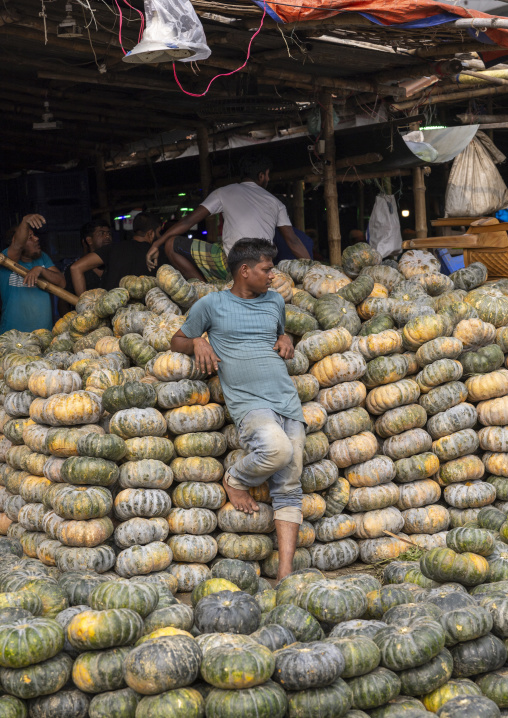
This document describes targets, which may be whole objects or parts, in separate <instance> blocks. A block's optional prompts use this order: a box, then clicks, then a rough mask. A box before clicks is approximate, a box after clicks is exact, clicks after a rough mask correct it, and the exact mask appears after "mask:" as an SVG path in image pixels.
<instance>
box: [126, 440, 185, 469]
mask: <svg viewBox="0 0 508 718" xmlns="http://www.w3.org/2000/svg"><path fill="white" fill-rule="evenodd" d="M125 446H126V447H127V453H126V454H125V459H126V461H138V460H140V459H157V460H158V461H163V462H164V463H165V464H169V462H170V461H171V459H172V458H173V456H174V455H175V449H174V447H173V443H172V442H171V441H170V440H169V439H165V438H163V437H160V436H139V437H134V438H132V439H127V441H126V442H125Z"/></svg>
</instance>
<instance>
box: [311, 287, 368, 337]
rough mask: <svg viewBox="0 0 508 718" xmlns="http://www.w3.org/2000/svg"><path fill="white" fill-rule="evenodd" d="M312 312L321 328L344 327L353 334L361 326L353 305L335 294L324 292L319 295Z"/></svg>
mask: <svg viewBox="0 0 508 718" xmlns="http://www.w3.org/2000/svg"><path fill="white" fill-rule="evenodd" d="M314 313H315V315H316V319H317V320H318V322H319V324H320V326H321V328H322V329H331V328H332V327H344V328H345V329H347V330H348V331H349V333H350V334H351V335H352V336H354V335H356V334H357V332H358V331H359V329H360V326H361V321H360V319H359V317H358V314H357V312H356V308H355V305H354V304H351V302H348V301H346V300H345V299H342V297H340V296H338V295H337V294H324V295H323V296H322V297H320V298H319V299H318V300H317V302H316V305H315V308H314Z"/></svg>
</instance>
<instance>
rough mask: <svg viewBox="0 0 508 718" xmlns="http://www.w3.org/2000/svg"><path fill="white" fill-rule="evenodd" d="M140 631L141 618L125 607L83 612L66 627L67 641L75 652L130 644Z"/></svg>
mask: <svg viewBox="0 0 508 718" xmlns="http://www.w3.org/2000/svg"><path fill="white" fill-rule="evenodd" d="M142 631H143V620H142V618H141V616H140V615H139V614H138V613H136V612H135V611H132V610H130V609H128V608H111V609H107V610H105V611H84V612H83V613H80V614H78V615H77V616H75V617H74V618H73V619H72V620H71V622H70V623H69V625H68V626H67V638H68V640H69V642H70V644H71V645H72V646H73V647H74V648H76V649H77V650H78V651H86V650H100V649H103V648H113V647H115V646H124V645H129V644H131V643H134V642H135V641H136V640H137V639H138V638H139V637H140V635H141V633H142Z"/></svg>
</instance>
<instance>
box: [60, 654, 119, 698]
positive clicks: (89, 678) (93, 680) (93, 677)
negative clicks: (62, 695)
mask: <svg viewBox="0 0 508 718" xmlns="http://www.w3.org/2000/svg"><path fill="white" fill-rule="evenodd" d="M129 651H130V648H128V647H120V648H111V649H109V650H106V651H90V652H86V653H81V654H80V655H79V656H78V657H77V658H76V660H75V661H74V665H73V667H72V680H73V682H74V683H75V685H76V686H77V687H78V688H79V689H80V690H81V691H84V692H85V693H103V692H104V691H115V690H117V689H118V688H123V687H124V686H125V681H124V678H123V672H122V666H123V662H124V660H125V658H126V657H127V655H128V654H129Z"/></svg>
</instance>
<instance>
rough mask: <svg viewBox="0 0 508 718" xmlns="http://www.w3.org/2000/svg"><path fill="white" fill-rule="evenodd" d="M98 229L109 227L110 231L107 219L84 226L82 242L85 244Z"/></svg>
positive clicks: (95, 220) (81, 232) (82, 228)
mask: <svg viewBox="0 0 508 718" xmlns="http://www.w3.org/2000/svg"><path fill="white" fill-rule="evenodd" d="M97 227H107V228H108V229H109V222H106V220H105V219H93V220H92V221H91V222H87V223H86V224H84V225H83V226H82V227H81V230H80V236H81V241H82V242H84V241H85V240H86V238H87V237H91V236H92V234H93V231H94V229H97Z"/></svg>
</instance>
